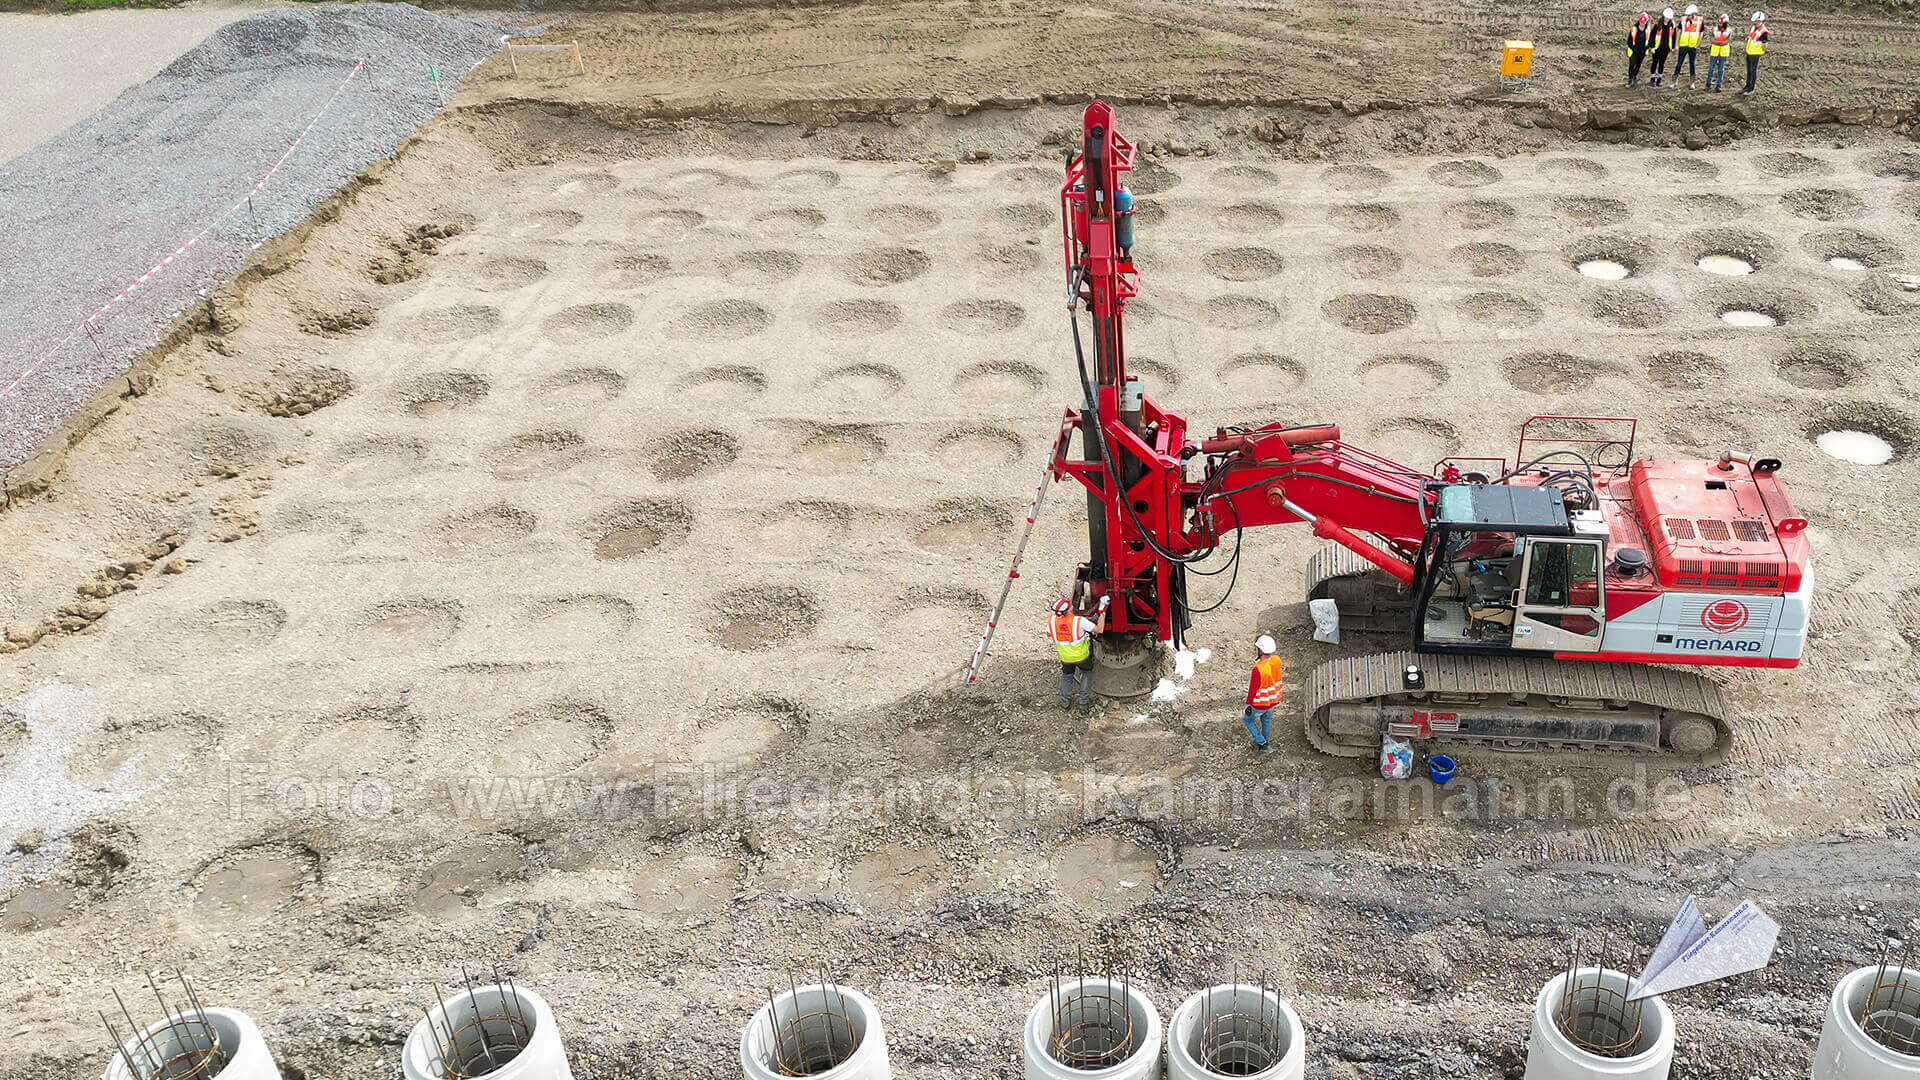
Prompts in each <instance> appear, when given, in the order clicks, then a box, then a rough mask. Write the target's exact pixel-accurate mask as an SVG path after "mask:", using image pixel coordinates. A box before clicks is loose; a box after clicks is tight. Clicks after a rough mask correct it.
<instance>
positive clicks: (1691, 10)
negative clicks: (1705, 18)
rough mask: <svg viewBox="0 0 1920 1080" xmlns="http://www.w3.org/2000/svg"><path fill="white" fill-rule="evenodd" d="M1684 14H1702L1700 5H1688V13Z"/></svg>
mask: <svg viewBox="0 0 1920 1080" xmlns="http://www.w3.org/2000/svg"><path fill="white" fill-rule="evenodd" d="M1684 14H1687V15H1698V14H1700V5H1699V4H1688V5H1687V10H1686V11H1685V12H1684Z"/></svg>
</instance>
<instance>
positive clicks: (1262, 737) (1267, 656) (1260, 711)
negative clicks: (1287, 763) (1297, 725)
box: [1240, 634, 1281, 757]
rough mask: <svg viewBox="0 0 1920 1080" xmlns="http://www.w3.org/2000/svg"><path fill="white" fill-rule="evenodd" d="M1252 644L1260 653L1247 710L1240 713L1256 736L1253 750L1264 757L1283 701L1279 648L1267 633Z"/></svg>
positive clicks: (1250, 680) (1248, 695)
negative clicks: (1274, 716)
mask: <svg viewBox="0 0 1920 1080" xmlns="http://www.w3.org/2000/svg"><path fill="white" fill-rule="evenodd" d="M1253 647H1254V648H1255V649H1256V650H1258V656H1257V658H1256V659H1255V660H1254V662H1253V675H1252V676H1251V677H1250V678H1249V679H1248V680H1247V711H1246V712H1244V713H1242V714H1241V716H1240V722H1241V723H1243V724H1245V725H1247V734H1249V735H1251V736H1253V752H1254V753H1256V754H1258V755H1260V756H1261V757H1265V756H1266V755H1267V737H1268V736H1269V735H1270V734H1272V730H1273V710H1274V707H1275V706H1277V705H1279V704H1280V682H1281V679H1280V674H1281V672H1280V666H1281V665H1280V657H1279V655H1278V653H1279V651H1280V647H1279V646H1278V645H1276V644H1274V642H1273V639H1272V638H1271V637H1268V636H1267V635H1265V634H1261V635H1260V636H1259V637H1257V638H1255V639H1254V641H1253Z"/></svg>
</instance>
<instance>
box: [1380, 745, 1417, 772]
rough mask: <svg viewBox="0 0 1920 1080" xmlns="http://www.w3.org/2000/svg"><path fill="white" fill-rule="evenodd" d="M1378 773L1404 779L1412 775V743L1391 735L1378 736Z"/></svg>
mask: <svg viewBox="0 0 1920 1080" xmlns="http://www.w3.org/2000/svg"><path fill="white" fill-rule="evenodd" d="M1380 775H1381V776H1384V777H1386V778H1387V779H1389V780H1405V779H1406V778H1407V777H1409V776H1412V775H1413V744H1412V743H1410V742H1407V741H1405V740H1403V739H1396V738H1394V737H1393V736H1391V735H1383V736H1381V737H1380Z"/></svg>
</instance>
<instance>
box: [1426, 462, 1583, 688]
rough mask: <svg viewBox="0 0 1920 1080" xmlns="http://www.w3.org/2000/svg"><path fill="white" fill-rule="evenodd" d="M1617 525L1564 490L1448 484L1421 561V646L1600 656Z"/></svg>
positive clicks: (1429, 528) (1431, 649) (1442, 490)
mask: <svg viewBox="0 0 1920 1080" xmlns="http://www.w3.org/2000/svg"><path fill="white" fill-rule="evenodd" d="M1606 542H1607V527H1606V523H1605V521H1604V520H1603V519H1602V517H1601V515H1600V513H1599V512H1598V511H1594V510H1575V511H1572V512H1569V511H1568V509H1567V507H1566V504H1565V502H1564V501H1563V498H1562V494H1561V492H1560V491H1559V490H1558V489H1554V488H1541V487H1530V486H1525V485H1506V484H1448V485H1445V486H1443V487H1441V488H1440V491H1439V501H1438V503H1437V505H1436V507H1435V512H1434V516H1433V519H1432V520H1431V521H1429V522H1428V523H1427V532H1426V536H1425V537H1424V538H1423V540H1422V541H1421V544H1420V553H1419V555H1418V556H1417V557H1416V559H1415V562H1414V580H1413V596H1414V612H1413V614H1414V618H1413V637H1414V647H1415V648H1417V649H1422V650H1425V651H1429V652H1467V653H1476V652H1477V653H1509V652H1513V651H1516V650H1525V651H1538V652H1547V653H1555V652H1597V651H1599V649H1600V636H1601V630H1602V628H1603V627H1604V626H1605V624H1606V597H1605V591H1604V587H1603V581H1604V577H1605V575H1604V573H1603V570H1604V568H1605V566H1606Z"/></svg>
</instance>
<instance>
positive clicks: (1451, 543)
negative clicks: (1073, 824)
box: [1052, 101, 1813, 762]
mask: <svg viewBox="0 0 1920 1080" xmlns="http://www.w3.org/2000/svg"><path fill="white" fill-rule="evenodd" d="M1131 168H1133V145H1132V144H1131V143H1129V142H1127V140H1126V139H1124V138H1122V137H1121V135H1120V133H1119V131H1117V130H1116V129H1115V126H1114V116H1113V110H1112V109H1111V108H1109V107H1108V106H1107V105H1106V104H1105V103H1103V102H1097V101H1096V102H1094V103H1093V104H1092V105H1090V106H1088V107H1087V110H1086V113H1085V116H1084V118H1083V120H1082V138H1081V148H1080V152H1079V154H1078V155H1077V156H1075V157H1074V158H1072V159H1071V160H1070V161H1069V163H1068V166H1067V175H1066V182H1065V183H1064V184H1063V185H1062V186H1061V189H1060V203H1061V210H1062V214H1063V217H1064V223H1063V232H1064V242H1065V251H1066V264H1067V279H1068V286H1069V293H1070V296H1071V298H1072V299H1071V303H1072V307H1073V340H1074V353H1075V356H1076V358H1077V360H1078V362H1079V366H1080V379H1081V383H1082V386H1083V388H1084V391H1085V400H1084V406H1083V407H1082V408H1080V409H1069V410H1067V412H1066V417H1065V421H1064V423H1063V425H1062V427H1061V433H1060V438H1059V441H1058V442H1057V444H1056V445H1055V447H1054V452H1053V461H1052V470H1053V472H1052V475H1053V477H1054V478H1055V479H1062V478H1064V477H1067V476H1072V477H1074V478H1076V479H1078V480H1079V481H1080V483H1081V484H1083V485H1085V487H1086V489H1087V493H1088V496H1087V508H1088V527H1087V538H1088V548H1089V553H1088V561H1087V562H1086V563H1085V564H1084V565H1082V566H1081V567H1080V569H1079V572H1078V576H1077V581H1076V585H1075V601H1076V604H1077V605H1078V606H1079V609H1080V610H1083V611H1089V612H1090V611H1092V610H1093V609H1094V608H1095V607H1096V606H1097V605H1098V604H1099V603H1100V602H1101V601H1102V600H1107V601H1109V603H1110V610H1109V614H1108V618H1107V630H1106V632H1105V633H1104V634H1102V635H1101V636H1100V637H1099V638H1098V639H1097V640H1096V643H1095V644H1096V648H1095V656H1096V657H1097V658H1098V661H1099V664H1100V668H1099V669H1097V671H1096V686H1097V687H1098V688H1100V689H1101V690H1102V692H1105V693H1112V694H1120V695H1124V694H1127V693H1133V692H1139V691H1141V690H1144V689H1145V688H1146V686H1147V684H1148V683H1149V682H1150V680H1151V674H1152V672H1151V670H1150V664H1149V663H1148V658H1149V657H1150V656H1152V655H1153V654H1154V653H1155V652H1156V651H1157V650H1156V649H1155V648H1154V645H1155V643H1156V642H1173V643H1175V644H1178V643H1179V642H1180V640H1181V637H1182V635H1183V634H1184V632H1185V631H1186V630H1187V628H1188V626H1189V625H1190V622H1191V618H1192V616H1193V615H1194V614H1195V611H1194V610H1193V608H1192V607H1191V606H1190V604H1189V601H1188V594H1187V570H1188V568H1189V567H1193V566H1194V564H1196V563H1199V562H1201V561H1202V560H1206V559H1208V558H1209V557H1210V556H1213V555H1215V553H1216V552H1220V551H1221V546H1222V541H1223V539H1227V538H1228V537H1229V536H1231V540H1230V541H1229V542H1230V543H1231V544H1232V547H1231V549H1230V550H1229V551H1226V552H1225V553H1223V559H1221V560H1214V561H1213V562H1212V563H1210V564H1209V565H1208V567H1207V570H1208V571H1209V572H1218V571H1220V570H1223V569H1227V568H1228V566H1229V564H1231V563H1232V562H1234V561H1235V560H1237V559H1238V558H1239V552H1240V549H1239V539H1240V534H1241V532H1242V531H1243V530H1245V529H1250V528H1257V527H1260V526H1265V525H1286V524H1293V523H1296V522H1297V523H1303V524H1306V525H1309V526H1311V527H1312V528H1313V531H1314V534H1315V535H1316V536H1320V537H1323V538H1325V539H1327V540H1330V541H1332V543H1331V544H1329V545H1328V546H1327V547H1326V548H1325V549H1323V550H1322V551H1320V552H1319V553H1318V554H1316V555H1315V556H1314V557H1313V558H1312V559H1311V560H1310V561H1309V563H1308V565H1307V575H1306V577H1307V581H1306V587H1307V592H1308V595H1309V596H1310V597H1312V598H1331V599H1333V600H1334V601H1336V602H1337V604H1338V607H1339V610H1340V620H1341V626H1342V628H1344V629H1352V630H1368V631H1392V632H1398V633H1404V634H1406V635H1407V642H1406V645H1405V647H1404V648H1402V649H1400V650H1398V651H1394V652H1385V653H1375V654H1372V655H1366V656H1353V657H1348V658H1345V659H1340V660H1334V661H1331V662H1328V663H1326V664H1322V665H1321V666H1320V667H1319V668H1318V669H1316V670H1315V671H1313V672H1312V673H1311V675H1310V676H1309V677H1308V679H1307V682H1306V690H1305V693H1306V698H1307V701H1306V709H1307V733H1308V735H1309V737H1310V738H1311V740H1312V742H1313V745H1315V746H1316V747H1318V748H1319V749H1321V750H1323V751H1325V752H1327V753H1332V754H1341V755H1361V754H1371V753H1374V752H1376V751H1377V750H1378V749H1379V747H1380V740H1381V736H1382V735H1383V734H1393V735H1395V736H1397V737H1401V738H1414V739H1421V740H1430V741H1432V742H1434V743H1437V744H1448V743H1476V744H1480V745H1489V744H1491V745H1494V746H1498V747H1503V748H1512V749H1537V748H1575V749H1586V750H1602V749H1604V750H1617V751H1632V752H1640V753H1647V754H1664V755H1670V756H1673V757H1677V758H1679V759H1682V760H1686V761H1693V762H1712V761H1717V760H1719V759H1720V758H1721V757H1723V756H1724V755H1725V753H1726V751H1727V749H1728V747H1729V745H1730V743H1731V741H1732V734H1731V731H1730V729H1729V728H1728V726H1727V722H1726V719H1725V716H1724V712H1725V709H1724V706H1723V704H1722V702H1721V696H1720V688H1719V686H1718V684H1716V683H1715V682H1713V681H1712V680H1709V679H1706V678H1703V677H1701V676H1699V675H1697V674H1694V673H1692V672H1689V671H1685V670H1681V669H1680V668H1681V667H1683V666H1687V665H1704V664H1713V665H1734V666H1743V667H1793V666H1794V665H1795V664H1797V663H1799V660H1800V654H1801V650H1802V649H1803V648H1804V646H1805V644H1806V633H1807V609H1808V606H1809V601H1810V600H1811V596H1812V592H1813V569H1812V566H1811V562H1810V551H1809V545H1808V542H1807V538H1806V536H1805V535H1804V534H1803V530H1804V529H1805V528H1806V526H1807V522H1806V519H1805V518H1802V517H1800V516H1799V515H1797V514H1795V513H1794V510H1793V505H1792V503H1791V502H1789V501H1788V499H1787V493H1786V490H1785V488H1783V487H1782V486H1781V484H1780V481H1779V478H1778V472H1779V469H1780V462H1779V461H1777V460H1775V459H1772V458H1754V457H1752V456H1750V455H1747V454H1742V453H1726V454H1722V455H1721V456H1720V458H1719V459H1718V460H1711V461H1699V460H1695V461H1665V460H1655V459H1635V458H1634V456H1633V439H1634V429H1635V426H1636V423H1637V422H1636V421H1634V420H1631V419H1628V418H1623V417H1595V416H1578V417H1567V416H1536V417H1534V418H1532V419H1530V420H1528V421H1527V422H1526V423H1524V424H1522V425H1521V426H1520V439H1519V448H1518V451H1517V453H1516V455H1515V462H1514V464H1513V465H1512V466H1511V467H1509V466H1508V464H1507V462H1506V461H1505V459H1500V458H1449V459H1446V460H1444V461H1442V462H1440V463H1438V464H1437V465H1436V466H1435V468H1434V470H1433V471H1432V472H1425V471H1422V470H1420V469H1415V468H1409V467H1408V466H1405V465H1401V464H1399V463H1397V462H1394V461H1391V460H1389V459H1387V458H1385V457H1382V456H1381V455H1379V454H1376V453H1373V452H1371V451H1369V450H1365V449H1362V448H1361V447H1358V446H1355V445H1353V444H1351V443H1348V442H1345V441H1343V440H1342V439H1341V437H1340V428H1339V426H1338V425H1336V424H1331V423H1316V424H1308V425H1302V426H1291V427H1290V426H1285V425H1284V424H1278V423H1276V424H1269V425H1266V426H1263V427H1254V428H1248V427H1231V428H1221V429H1219V430H1217V431H1215V432H1214V434H1213V435H1211V436H1209V437H1206V438H1202V439H1200V440H1198V441H1195V440H1193V439H1191V438H1189V437H1188V434H1187V421H1186V418H1185V417H1184V416H1182V415H1181V414H1180V413H1178V412H1174V411H1173V410H1171V409H1169V408H1167V407H1166V406H1164V405H1162V404H1161V403H1160V402H1158V401H1155V400H1154V399H1153V398H1152V397H1149V396H1148V395H1147V394H1146V392H1145V389H1144V387H1142V386H1141V384H1140V382H1139V379H1138V378H1137V377H1136V376H1133V375H1130V374H1128V373H1127V359H1126V333H1125V329H1124V326H1125V321H1126V319H1125V316H1126V306H1127V301H1128V299H1129V298H1131V297H1133V296H1134V295H1135V294H1136V292H1137V290H1138V289H1139V286H1140V275H1139V272H1138V271H1137V270H1136V269H1135V268H1134V265H1133V260H1132V246H1133V222H1132V197H1131V195H1130V194H1128V193H1127V191H1126V188H1125V186H1124V185H1123V183H1122V177H1123V175H1124V174H1125V173H1126V172H1127V171H1128V170H1130V169H1131ZM1083 310H1084V311H1085V312H1086V313H1087V315H1088V316H1089V319H1088V322H1089V323H1090V326H1089V327H1088V331H1087V333H1086V334H1085V335H1084V336H1083V334H1082V330H1081V312H1082V311H1083ZM1089 344H1090V345H1091V348H1090V349H1089V347H1088V346H1089ZM1076 431H1077V432H1078V433H1079V434H1080V446H1081V453H1080V456H1079V457H1078V458H1077V459H1076V458H1074V457H1073V456H1072V452H1071V450H1072V447H1071V443H1072V440H1073V435H1074V433H1075V432H1076ZM1226 580H1228V581H1231V576H1229V577H1228V578H1227V579H1226ZM1216 606H1217V604H1216Z"/></svg>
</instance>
